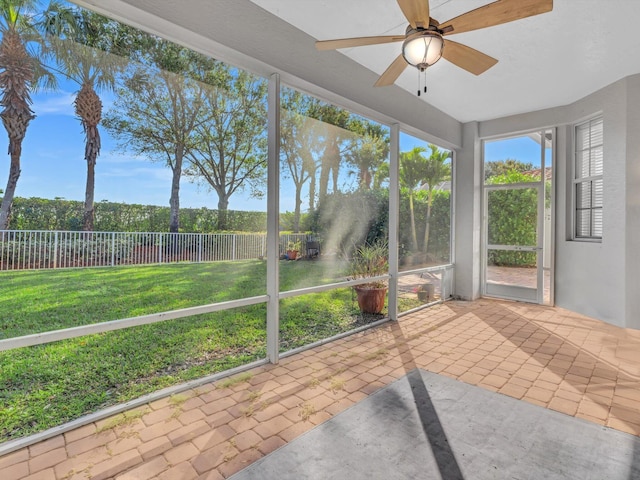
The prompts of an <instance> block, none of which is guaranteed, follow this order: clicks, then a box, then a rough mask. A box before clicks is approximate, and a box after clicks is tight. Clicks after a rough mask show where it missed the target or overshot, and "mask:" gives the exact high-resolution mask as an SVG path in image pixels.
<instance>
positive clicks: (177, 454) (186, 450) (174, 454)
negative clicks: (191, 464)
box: [164, 442, 200, 465]
mask: <svg viewBox="0 0 640 480" xmlns="http://www.w3.org/2000/svg"><path fill="white" fill-rule="evenodd" d="M198 453H200V450H198V449H197V448H196V447H195V445H194V444H193V443H190V442H188V443H183V444H182V445H178V446H177V447H174V448H172V449H171V450H167V451H166V452H165V453H164V458H166V459H167V462H168V463H169V465H178V464H179V463H182V462H185V461H187V460H189V459H191V458H193V457H195V456H196V455H198Z"/></svg>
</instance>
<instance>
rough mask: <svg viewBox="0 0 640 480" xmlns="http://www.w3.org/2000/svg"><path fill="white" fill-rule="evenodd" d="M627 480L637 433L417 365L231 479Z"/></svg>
mask: <svg viewBox="0 0 640 480" xmlns="http://www.w3.org/2000/svg"><path fill="white" fill-rule="evenodd" d="M301 478H305V479H325V478H331V479H349V480H370V479H378V478H379V479H387V480H392V479H397V480H406V479H416V478H428V479H434V480H463V479H473V480H493V479H518V480H524V479H531V480H537V479H546V480H552V479H557V480H565V479H575V480H589V479H592V480H601V479H605V478H606V479H608V480H630V479H636V478H640V438H639V437H637V436H635V435H630V434H627V433H623V432H619V431H617V430H614V429H612V428H609V427H603V426H600V425H596V424H595V423H592V422H589V421H586V420H582V419H578V418H574V417H570V416H568V415H564V414H562V413H559V412H555V411H553V410H549V409H547V408H543V407H539V406H537V405H533V404H531V403H528V402H521V401H518V400H515V399H513V398H510V397H508V396H506V395H500V394H499V393H494V392H490V391H488V390H484V389H482V388H480V387H476V386H473V385H468V384H466V383H464V382H460V381H456V380H452V379H450V378H447V377H445V376H443V375H439V374H435V373H430V372H425V371H423V370H420V369H415V370H413V371H411V372H409V374H407V375H406V376H405V377H402V378H401V379H399V380H396V381H395V382H393V383H391V384H390V385H387V386H386V387H384V388H382V389H381V390H379V391H377V392H376V393H375V394H373V395H371V396H370V397H368V398H366V399H364V400H362V401H361V402H359V403H357V404H356V405H354V406H352V407H351V408H349V409H347V410H346V411H344V412H342V413H340V414H339V415H336V416H335V417H333V418H332V419H331V420H329V421H327V422H325V423H323V424H321V425H319V426H318V427H316V428H315V429H313V430H311V431H310V432H307V433H305V434H304V435H302V436H300V437H299V438H297V439H295V440H294V441H293V442H291V443H289V444H287V445H286V446H284V447H282V448H280V449H278V450H276V451H275V452H273V453H272V454H270V455H268V456H266V457H265V458H262V459H260V460H258V461H257V462H255V463H253V464H252V465H250V466H249V467H247V468H245V469H244V470H241V471H240V472H238V473H237V474H235V475H233V476H232V477H231V479H232V480H298V479H301Z"/></svg>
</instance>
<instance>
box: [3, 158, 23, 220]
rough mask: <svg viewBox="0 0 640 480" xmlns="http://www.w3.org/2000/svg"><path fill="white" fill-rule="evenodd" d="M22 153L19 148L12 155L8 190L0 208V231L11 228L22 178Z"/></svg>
mask: <svg viewBox="0 0 640 480" xmlns="http://www.w3.org/2000/svg"><path fill="white" fill-rule="evenodd" d="M21 153H22V148H21V147H18V148H16V149H14V152H13V153H12V154H11V165H10V166H9V178H8V179H7V188H6V189H5V191H4V196H3V197H2V206H1V207H0V230H7V229H8V228H9V221H10V220H11V207H12V206H13V197H14V195H15V193H16V185H17V184H18V178H19V177H20V155H21Z"/></svg>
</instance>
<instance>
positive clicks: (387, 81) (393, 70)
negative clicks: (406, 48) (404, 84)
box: [373, 55, 409, 87]
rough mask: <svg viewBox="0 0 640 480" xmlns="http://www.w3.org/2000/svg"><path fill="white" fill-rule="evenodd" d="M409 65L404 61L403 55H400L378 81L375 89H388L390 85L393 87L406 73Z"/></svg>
mask: <svg viewBox="0 0 640 480" xmlns="http://www.w3.org/2000/svg"><path fill="white" fill-rule="evenodd" d="M408 65H409V64H408V63H407V61H406V60H405V59H404V57H403V56H402V55H398V57H397V58H396V59H395V60H394V61H393V63H392V64H391V65H389V67H388V68H387V69H386V70H385V71H384V73H383V74H382V75H380V78H378V81H377V82H376V83H375V84H374V85H373V86H374V87H386V86H388V85H393V83H394V82H395V81H396V80H397V79H398V77H399V76H400V74H401V73H402V72H404V69H405V68H407V66H408Z"/></svg>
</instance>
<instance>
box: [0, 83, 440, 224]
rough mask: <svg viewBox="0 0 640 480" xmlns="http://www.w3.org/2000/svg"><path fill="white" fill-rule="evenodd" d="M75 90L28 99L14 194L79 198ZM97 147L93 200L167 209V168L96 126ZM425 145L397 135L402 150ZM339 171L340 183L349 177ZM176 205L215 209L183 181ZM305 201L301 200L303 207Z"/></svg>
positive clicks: (241, 198)
mask: <svg viewBox="0 0 640 480" xmlns="http://www.w3.org/2000/svg"><path fill="white" fill-rule="evenodd" d="M76 89H77V86H76V85H75V84H73V83H69V82H67V83H66V84H61V85H60V90H58V91H56V92H47V93H39V94H36V95H33V106H32V108H33V110H34V112H35V113H36V118H35V119H34V120H33V121H32V122H31V123H30V125H29V128H28V130H27V136H26V138H25V141H24V143H23V152H22V158H21V166H22V171H21V175H20V179H19V180H18V186H17V189H16V196H20V197H40V198H49V199H52V198H55V197H61V198H64V199H67V200H79V201H83V200H84V191H85V182H86V162H85V160H84V132H83V130H82V125H81V124H80V122H79V120H78V119H77V118H76V117H75V114H74V110H73V99H74V93H75V90H76ZM101 98H102V100H103V110H104V111H105V112H106V111H107V110H108V109H109V108H110V107H111V103H112V100H111V99H112V96H111V95H104V94H102V95H101ZM100 135H101V140H102V149H101V153H100V156H99V157H98V160H97V165H96V182H95V201H96V202H99V201H102V200H108V201H112V202H125V203H141V204H151V205H161V206H168V204H169V196H170V186H171V170H170V169H169V168H167V167H166V166H164V164H161V163H154V162H151V161H149V160H146V159H145V158H142V157H136V156H134V155H131V154H127V152H123V151H122V149H120V148H119V147H118V145H117V142H116V141H115V139H113V138H111V136H110V135H109V134H108V133H107V132H106V131H105V129H104V128H100ZM414 145H423V146H425V147H426V145H427V143H426V142H423V141H421V140H418V139H415V138H413V137H410V136H409V135H405V134H403V135H402V136H401V147H402V149H405V150H407V149H410V148H412V147H413V146H414ZM6 151H7V136H6V132H5V131H4V129H0V152H5V155H4V156H0V188H2V189H4V187H5V186H6V181H7V174H8V171H9V156H8V155H6ZM346 170H347V169H346V168H345V169H344V171H343V178H342V179H341V182H342V183H349V182H351V181H353V180H354V179H353V178H349V177H347V173H346ZM281 183H282V190H281V198H280V204H281V211H292V210H293V208H294V205H293V200H294V199H293V191H292V189H289V188H287V187H286V185H287V184H288V182H287V181H286V180H283V181H282V182H281ZM180 203H181V206H182V207H185V208H186V207H191V208H199V207H207V208H217V203H218V197H217V195H216V194H215V192H211V191H209V190H208V189H207V188H206V187H205V186H202V185H197V184H194V183H192V182H190V181H189V179H188V178H185V177H183V179H182V181H181V187H180ZM306 204H307V202H303V208H304V207H305V206H306ZM229 207H230V208H231V209H235V210H262V211H264V210H266V200H265V199H254V198H250V197H249V195H248V194H243V193H237V194H235V195H233V196H232V197H231V199H230V205H229Z"/></svg>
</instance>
